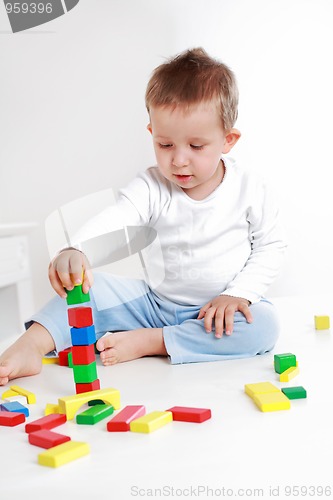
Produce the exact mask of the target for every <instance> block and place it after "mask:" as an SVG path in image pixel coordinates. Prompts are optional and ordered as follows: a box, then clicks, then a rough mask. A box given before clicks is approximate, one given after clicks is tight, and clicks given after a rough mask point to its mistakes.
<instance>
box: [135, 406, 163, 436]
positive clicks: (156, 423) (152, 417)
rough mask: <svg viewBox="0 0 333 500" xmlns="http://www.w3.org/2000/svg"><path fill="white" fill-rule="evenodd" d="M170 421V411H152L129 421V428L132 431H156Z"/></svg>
mask: <svg viewBox="0 0 333 500" xmlns="http://www.w3.org/2000/svg"><path fill="white" fill-rule="evenodd" d="M170 422H172V413H171V411H153V412H151V413H148V414H147V415H144V416H143V417H140V418H137V419H136V420H133V421H132V422H131V423H130V430H131V431H132V432H143V433H146V434H147V433H149V432H153V431H156V430H157V429H159V428H160V427H163V426H164V425H166V424H168V423H170Z"/></svg>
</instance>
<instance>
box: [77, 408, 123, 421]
mask: <svg viewBox="0 0 333 500" xmlns="http://www.w3.org/2000/svg"><path fill="white" fill-rule="evenodd" d="M113 412H114V408H113V406H110V405H105V404H102V405H94V406H91V407H90V408H88V410H85V411H84V412H83V413H80V414H79V415H77V416H76V423H77V424H86V425H94V424H97V422H100V421H101V420H103V418H106V417H109V416H110V415H112V413H113Z"/></svg>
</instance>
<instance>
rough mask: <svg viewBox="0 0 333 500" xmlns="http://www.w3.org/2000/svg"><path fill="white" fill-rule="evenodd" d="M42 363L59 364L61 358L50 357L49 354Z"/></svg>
mask: <svg viewBox="0 0 333 500" xmlns="http://www.w3.org/2000/svg"><path fill="white" fill-rule="evenodd" d="M42 363H43V365H58V364H59V358H48V357H47V356H44V358H43V359H42Z"/></svg>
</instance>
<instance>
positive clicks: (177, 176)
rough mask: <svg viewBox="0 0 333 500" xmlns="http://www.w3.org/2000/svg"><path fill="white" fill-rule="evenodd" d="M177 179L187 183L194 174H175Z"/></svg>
mask: <svg viewBox="0 0 333 500" xmlns="http://www.w3.org/2000/svg"><path fill="white" fill-rule="evenodd" d="M174 175H175V177H176V179H177V181H178V182H180V183H182V184H186V183H188V182H190V180H191V179H192V177H193V176H192V175H176V174H174Z"/></svg>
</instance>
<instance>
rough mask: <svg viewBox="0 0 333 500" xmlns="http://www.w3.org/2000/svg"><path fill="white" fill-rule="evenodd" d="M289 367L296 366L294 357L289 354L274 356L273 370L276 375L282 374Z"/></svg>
mask: <svg viewBox="0 0 333 500" xmlns="http://www.w3.org/2000/svg"><path fill="white" fill-rule="evenodd" d="M291 366H296V356H295V354H292V353H291V352H286V353H283V354H275V355H274V369H275V371H276V373H282V372H284V371H286V370H287V369H288V368H290V367H291Z"/></svg>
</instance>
